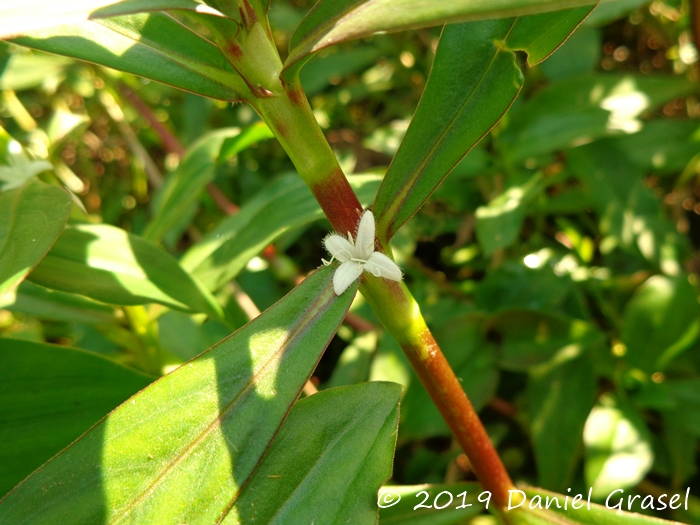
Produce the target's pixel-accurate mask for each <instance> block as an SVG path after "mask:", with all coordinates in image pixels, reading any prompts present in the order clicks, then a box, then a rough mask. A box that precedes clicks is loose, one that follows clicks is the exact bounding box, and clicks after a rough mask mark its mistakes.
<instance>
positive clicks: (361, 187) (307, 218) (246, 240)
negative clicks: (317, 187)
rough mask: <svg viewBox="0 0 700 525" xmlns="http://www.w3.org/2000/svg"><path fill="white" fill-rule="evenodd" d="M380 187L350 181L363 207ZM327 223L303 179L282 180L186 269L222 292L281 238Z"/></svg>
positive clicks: (369, 179)
mask: <svg viewBox="0 0 700 525" xmlns="http://www.w3.org/2000/svg"><path fill="white" fill-rule="evenodd" d="M380 181H381V178H380V177H378V176H376V175H355V176H352V177H350V185H351V186H352V187H353V189H354V190H355V193H356V194H357V196H358V198H359V199H360V202H361V203H362V204H363V205H366V204H368V203H370V202H372V198H373V197H374V195H375V193H376V191H377V187H378V186H379V182H380ZM322 217H323V212H322V211H321V207H320V206H319V205H318V202H317V201H316V199H314V197H313V195H312V194H311V191H310V190H309V188H308V186H306V184H304V182H303V181H302V179H301V178H300V177H299V176H298V175H296V174H295V175H290V176H285V177H281V178H280V179H278V180H276V181H274V182H273V183H272V184H271V185H269V186H267V188H266V189H265V191H263V192H261V193H260V194H258V195H257V196H256V197H254V198H253V199H251V200H250V201H248V202H247V203H246V204H244V205H243V206H242V207H241V210H240V211H239V212H238V213H237V214H236V215H232V216H231V217H228V218H226V219H224V220H223V221H222V222H221V223H220V224H219V225H218V226H217V227H216V228H215V229H214V230H212V231H211V232H210V233H209V234H208V235H207V236H206V237H205V238H204V239H202V240H201V241H200V242H198V243H197V244H195V245H194V246H193V247H192V248H190V250H189V251H188V252H187V253H186V254H185V256H184V257H183V259H182V266H183V267H184V268H185V269H186V270H188V271H189V272H191V273H192V275H194V276H196V277H197V278H199V280H200V281H201V282H202V283H203V284H204V285H205V286H206V287H207V288H208V289H209V290H216V289H217V288H220V287H221V286H223V285H224V284H225V283H226V282H228V281H229V280H231V279H233V278H234V277H235V276H236V275H237V274H238V272H240V271H241V270H242V269H243V268H245V265H246V264H247V263H248V261H250V259H251V258H253V257H254V256H255V255H257V254H258V253H260V252H261V251H262V250H263V249H264V248H265V246H267V245H268V244H270V243H271V242H273V241H274V240H275V239H277V238H278V237H279V236H280V235H282V234H283V233H286V232H289V231H292V230H294V229H296V228H299V227H302V226H304V225H306V224H309V223H311V222H313V221H315V220H319V219H321V218H322ZM319 243H320V240H319Z"/></svg>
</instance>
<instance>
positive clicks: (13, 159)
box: [0, 127, 53, 191]
mask: <svg viewBox="0 0 700 525" xmlns="http://www.w3.org/2000/svg"><path fill="white" fill-rule="evenodd" d="M50 169H53V166H52V165H51V163H50V162H47V161H45V160H30V159H29V157H28V156H27V154H26V153H25V152H24V150H23V149H22V146H21V145H20V143H19V142H17V141H16V140H15V139H13V138H12V137H11V136H10V135H8V134H7V132H6V131H5V130H4V129H3V128H1V127H0V191H7V190H11V189H14V188H19V187H20V186H21V185H22V184H24V183H25V182H27V181H29V180H30V179H33V178H34V177H35V176H36V175H38V174H39V173H41V172H42V171H48V170H50Z"/></svg>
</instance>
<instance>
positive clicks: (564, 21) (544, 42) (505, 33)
mask: <svg viewBox="0 0 700 525" xmlns="http://www.w3.org/2000/svg"><path fill="white" fill-rule="evenodd" d="M589 11H590V8H579V9H574V10H568V11H562V12H557V13H545V14H541V15H535V16H529V17H520V18H515V19H504V20H493V21H484V22H472V23H467V24H459V25H449V26H446V27H445V29H444V30H443V33H442V37H441V38H440V44H439V45H438V49H437V52H436V55H435V60H434V62H433V68H432V71H431V72H430V78H429V79H428V83H427V85H426V87H425V91H424V93H423V98H422V99H421V102H420V104H419V106H418V109H417V110H416V113H415V115H414V117H413V120H412V121H411V125H410V126H409V128H408V131H407V132H406V136H405V138H404V140H403V142H402V144H401V147H400V148H399V150H398V152H397V153H396V156H395V157H394V160H393V161H392V163H391V166H390V167H389V171H388V172H387V174H386V176H385V178H384V182H383V183H382V187H381V188H380V190H379V193H378V194H377V200H376V202H375V205H374V213H375V216H376V217H377V231H378V234H379V236H380V238H383V239H386V240H388V239H390V238H391V237H392V236H393V235H394V234H395V233H396V231H397V230H398V229H399V228H400V227H401V225H402V224H403V223H404V222H406V221H407V220H408V219H409V218H410V217H411V216H412V215H413V214H414V213H415V212H416V211H417V210H418V209H419V208H420V207H421V206H422V205H423V203H424V202H425V201H426V200H427V199H428V197H430V195H431V194H432V193H433V192H434V191H435V188H437V186H438V185H439V184H440V182H442V180H443V179H444V178H445V177H446V176H447V174H448V173H449V172H450V171H452V169H453V168H454V167H455V166H456V165H457V164H458V163H459V162H460V161H461V160H462V158H463V157H464V156H465V155H466V154H467V153H468V152H469V150H471V148H472V147H473V146H474V145H475V144H476V143H478V142H479V141H480V140H481V139H482V138H483V137H484V135H486V133H488V132H489V130H490V129H491V128H492V127H493V126H494V125H495V124H496V123H497V122H498V121H499V120H500V118H501V117H502V116H503V114H504V113H505V112H506V110H507V109H508V107H509V106H510V105H511V103H512V102H513V100H515V98H516V97H517V96H518V93H519V92H520V88H521V87H522V84H523V74H522V72H521V71H520V68H519V67H518V65H517V64H516V61H515V53H514V51H515V50H523V51H526V52H527V53H528V61H529V62H530V63H531V64H533V63H537V62H539V61H541V60H544V59H545V58H546V57H547V56H548V55H549V54H550V53H552V52H553V51H554V50H555V49H556V48H557V47H558V46H559V45H560V44H561V42H562V41H563V40H565V39H566V38H567V37H568V36H569V34H570V33H571V32H572V31H573V30H574V29H575V28H576V26H577V25H578V24H579V23H580V22H581V20H582V19H583V18H585V16H586V15H587V14H588V12H589ZM545 28H546V31H544V29H545ZM445 86H450V88H449V89H445ZM518 226H519V225H518Z"/></svg>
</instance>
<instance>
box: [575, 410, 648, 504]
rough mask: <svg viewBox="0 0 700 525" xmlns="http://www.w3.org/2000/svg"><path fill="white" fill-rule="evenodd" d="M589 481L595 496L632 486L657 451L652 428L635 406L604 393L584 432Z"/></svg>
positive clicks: (644, 472) (602, 495) (586, 470)
mask: <svg viewBox="0 0 700 525" xmlns="http://www.w3.org/2000/svg"><path fill="white" fill-rule="evenodd" d="M583 440H584V444H585V447H586V463H585V475H586V483H587V484H588V486H590V487H591V488H592V490H593V496H594V497H605V496H607V495H609V494H610V493H611V492H612V491H613V490H617V489H622V490H625V489H629V488H630V487H633V486H634V485H636V484H637V483H639V481H640V480H642V479H643V478H644V476H645V475H646V473H647V472H648V471H649V469H650V468H651V464H652V462H653V460H654V454H653V451H652V448H651V443H650V436H649V431H648V430H647V428H646V425H645V424H644V421H643V420H642V418H641V417H640V415H639V414H637V413H636V412H635V411H634V410H633V409H631V408H630V407H628V406H626V405H624V404H622V403H621V402H619V401H616V400H615V399H614V398H613V397H612V396H604V397H602V398H601V400H600V405H599V406H596V407H595V408H594V409H593V411H592V412H591V414H590V416H589V417H588V420H587V421H586V426H585V428H584V432H583Z"/></svg>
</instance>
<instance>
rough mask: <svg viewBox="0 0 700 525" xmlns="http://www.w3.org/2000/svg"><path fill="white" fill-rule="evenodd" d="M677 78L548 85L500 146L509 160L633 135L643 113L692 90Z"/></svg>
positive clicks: (596, 77) (591, 78)
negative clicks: (607, 138) (613, 137)
mask: <svg viewBox="0 0 700 525" xmlns="http://www.w3.org/2000/svg"><path fill="white" fill-rule="evenodd" d="M694 89H695V88H694V86H693V84H692V83H690V82H688V81H687V80H685V79H684V78H681V77H670V76H661V75H658V76H654V77H650V76H641V75H628V74H619V73H615V74H612V73H607V74H600V73H599V74H591V75H587V76H585V77H583V78H570V79H567V80H564V81H562V82H557V83H555V84H551V85H549V86H547V87H545V88H544V89H542V90H540V91H538V92H537V93H536V94H535V95H533V96H532V97H531V98H530V99H529V100H528V101H527V103H526V104H524V105H523V106H522V107H520V108H518V109H517V110H515V111H513V113H512V114H511V120H510V121H509V123H508V127H507V129H506V130H505V131H504V132H503V133H502V134H501V135H500V136H499V139H498V140H499V144H500V145H501V148H502V151H503V153H504V155H505V159H506V160H507V161H509V162H523V161H525V160H527V159H529V158H535V157H537V156H538V155H542V154H545V153H551V152H553V151H557V150H560V149H562V148H566V147H571V146H575V145H578V144H581V143H587V142H590V141H591V140H592V139H596V138H601V137H606V136H618V135H624V134H626V133H627V134H630V133H635V132H637V131H639V130H641V129H642V128H643V126H644V123H643V122H642V121H641V120H640V118H639V117H640V116H641V115H642V114H643V112H645V111H648V110H653V109H654V108H656V107H657V106H658V105H659V104H661V103H663V102H665V101H668V100H673V99H675V98H676V97H680V96H683V95H684V94H686V93H690V92H692V91H693V90H694Z"/></svg>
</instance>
